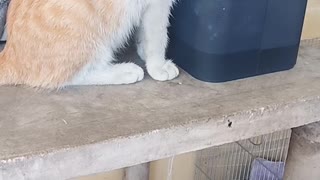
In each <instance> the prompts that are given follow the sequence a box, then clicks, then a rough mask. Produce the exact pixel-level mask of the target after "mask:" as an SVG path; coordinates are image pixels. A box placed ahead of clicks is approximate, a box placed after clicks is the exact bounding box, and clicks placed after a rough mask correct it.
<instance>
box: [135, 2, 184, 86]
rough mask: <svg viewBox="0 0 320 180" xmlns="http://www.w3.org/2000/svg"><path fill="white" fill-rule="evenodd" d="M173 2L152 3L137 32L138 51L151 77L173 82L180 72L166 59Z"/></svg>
mask: <svg viewBox="0 0 320 180" xmlns="http://www.w3.org/2000/svg"><path fill="white" fill-rule="evenodd" d="M172 4H173V0H154V1H150V4H149V5H148V7H147V9H146V11H145V12H144V14H143V16H142V20H141V24H140V27H139V29H138V32H137V37H136V41H137V50H138V54H139V56H140V57H141V58H142V59H143V60H145V61H146V67H147V71H148V73H149V75H150V76H151V77H152V78H153V79H155V80H159V81H166V80H171V79H173V78H175V77H177V76H178V74H179V70H178V68H177V67H176V65H175V64H174V63H172V61H171V60H167V59H166V57H165V54H166V47H167V42H168V35H167V31H168V30H167V27H168V25H169V15H170V9H171V6H172Z"/></svg>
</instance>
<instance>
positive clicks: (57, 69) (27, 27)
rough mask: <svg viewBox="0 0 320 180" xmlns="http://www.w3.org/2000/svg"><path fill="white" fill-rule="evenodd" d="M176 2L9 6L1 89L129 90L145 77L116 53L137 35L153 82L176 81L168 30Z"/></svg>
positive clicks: (38, 1)
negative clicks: (101, 87) (122, 86)
mask: <svg viewBox="0 0 320 180" xmlns="http://www.w3.org/2000/svg"><path fill="white" fill-rule="evenodd" d="M174 3H175V0H65V1H62V0H11V2H10V4H9V9H8V14H7V33H8V37H7V43H6V45H5V47H4V50H3V51H2V52H1V53H0V85H18V84H24V85H27V86H31V87H39V88H48V89H51V88H62V87H67V86H71V85H108V84H114V85H116V84H131V83H135V82H138V81H141V80H142V79H143V77H144V71H143V69H142V68H141V67H139V66H138V65H136V64H134V63H118V64H117V63H115V62H114V53H115V52H117V50H119V49H120V48H121V47H123V46H124V45H125V44H126V42H127V41H128V39H129V37H130V36H131V35H132V32H133V30H135V29H136V31H137V33H136V37H135V39H136V45H137V53H138V55H139V56H140V57H141V59H143V60H144V61H145V63H146V69H147V72H148V74H149V75H150V76H151V77H152V78H153V79H155V80H158V81H166V80H172V79H174V78H175V77H177V76H178V74H179V70H178V68H177V66H176V65H175V64H174V63H173V62H172V61H171V60H168V59H166V57H165V53H166V46H167V42H168V35H167V27H168V26H169V16H170V11H171V8H172V7H173V4H174Z"/></svg>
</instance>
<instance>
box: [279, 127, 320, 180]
mask: <svg viewBox="0 0 320 180" xmlns="http://www.w3.org/2000/svg"><path fill="white" fill-rule="evenodd" d="M284 179H285V180H301V179H307V180H319V179H320V122H317V123H313V124H310V125H306V126H303V127H299V128H295V129H293V131H292V136H291V141H290V148H289V154H288V159H287V165H286V171H285V178H284Z"/></svg>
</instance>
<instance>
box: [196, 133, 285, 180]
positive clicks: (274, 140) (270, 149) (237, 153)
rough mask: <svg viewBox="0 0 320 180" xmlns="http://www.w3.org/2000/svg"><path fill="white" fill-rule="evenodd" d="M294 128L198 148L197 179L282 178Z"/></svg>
mask: <svg viewBox="0 0 320 180" xmlns="http://www.w3.org/2000/svg"><path fill="white" fill-rule="evenodd" d="M290 137H291V130H286V131H281V132H275V133H272V134H268V135H263V136H258V137H254V138H251V139H247V140H242V141H238V142H234V143H230V144H226V145H222V146H217V147H213V148H209V149H205V150H201V151H199V152H197V158H196V163H195V167H196V171H195V174H194V179H195V180H282V178H283V173H284V166H285V162H286V158H287V154H288V148H289V143H290Z"/></svg>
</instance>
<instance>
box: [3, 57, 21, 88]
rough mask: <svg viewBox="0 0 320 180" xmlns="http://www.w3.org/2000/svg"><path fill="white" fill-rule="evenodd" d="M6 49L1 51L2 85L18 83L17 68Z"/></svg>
mask: <svg viewBox="0 0 320 180" xmlns="http://www.w3.org/2000/svg"><path fill="white" fill-rule="evenodd" d="M11 62H12V61H10V60H9V59H7V56H6V54H5V52H4V51H2V52H0V85H11V84H18V82H17V70H16V69H15V68H14V66H13V64H12V63H11Z"/></svg>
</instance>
